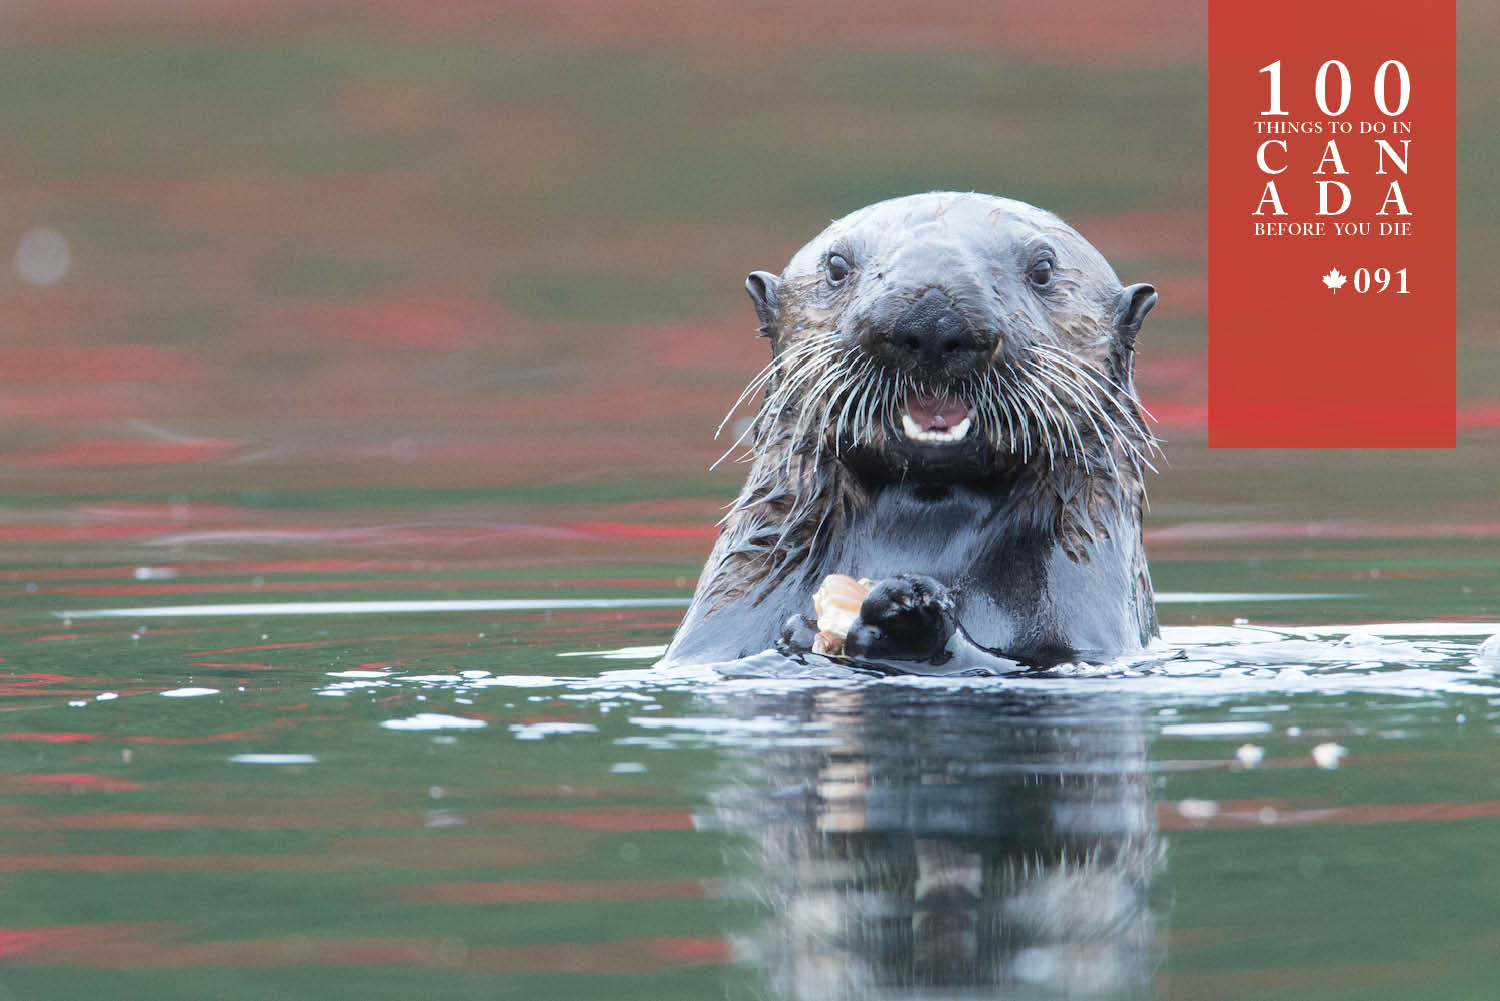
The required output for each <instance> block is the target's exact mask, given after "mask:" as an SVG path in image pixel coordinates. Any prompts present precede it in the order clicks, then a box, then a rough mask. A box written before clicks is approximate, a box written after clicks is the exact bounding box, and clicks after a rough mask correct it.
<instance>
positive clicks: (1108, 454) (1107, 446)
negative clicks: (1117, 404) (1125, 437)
mask: <svg viewBox="0 0 1500 1001" xmlns="http://www.w3.org/2000/svg"><path fill="white" fill-rule="evenodd" d="M1036 371H1037V376H1038V377H1039V378H1040V379H1042V380H1043V381H1044V382H1047V383H1049V384H1050V385H1052V386H1053V387H1054V388H1056V389H1057V390H1058V391H1059V392H1061V393H1063V394H1065V395H1066V396H1068V397H1069V398H1070V399H1071V400H1072V401H1073V402H1074V403H1075V404H1077V407H1078V409H1079V410H1080V411H1082V412H1083V416H1084V418H1085V419H1087V420H1088V422H1089V424H1090V426H1092V427H1093V429H1094V436H1095V438H1096V439H1097V440H1098V441H1099V444H1100V446H1101V448H1102V449H1103V452H1104V458H1105V459H1106V460H1107V461H1108V462H1109V466H1110V470H1111V471H1113V472H1115V473H1118V472H1119V466H1118V465H1117V464H1116V462H1115V457H1114V450H1113V448H1111V440H1110V438H1109V437H1108V436H1106V435H1105V433H1104V431H1103V429H1102V428H1100V426H1099V422H1098V421H1097V420H1095V419H1094V411H1095V410H1098V409H1099V404H1098V401H1097V400H1095V399H1094V398H1093V394H1091V393H1080V392H1079V391H1078V387H1077V386H1076V384H1075V383H1074V381H1073V380H1072V379H1070V378H1067V377H1065V376H1064V375H1063V374H1062V373H1060V372H1058V371H1056V370H1055V369H1052V368H1050V367H1049V366H1046V365H1042V366H1039V367H1038V368H1037V370H1036ZM1101 414H1102V411H1101ZM1104 416H1105V423H1106V424H1109V423H1110V421H1109V419H1108V416H1107V415H1104ZM1084 472H1088V454H1087V453H1086V452H1085V453H1084Z"/></svg>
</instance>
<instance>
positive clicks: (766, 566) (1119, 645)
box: [666, 192, 1157, 673]
mask: <svg viewBox="0 0 1500 1001" xmlns="http://www.w3.org/2000/svg"><path fill="white" fill-rule="evenodd" d="M745 287H746V289H747V291H748V292H749V294H750V299H751V301H752V302H753V303H754V305H755V311H756V313H757V315H758V317H759V319H760V332H761V334H762V335H763V336H765V337H767V338H769V339H770V342H771V355H772V358H771V362H770V364H769V365H767V366H766V368H765V369H764V370H762V372H761V373H760V375H759V376H758V377H757V378H756V379H754V380H752V382H751V383H750V386H749V387H748V388H747V389H746V391H745V394H744V395H742V397H741V400H742V401H743V400H744V399H746V398H749V397H750V396H753V395H754V394H755V393H756V392H757V391H759V390H760V389H761V387H762V386H763V387H764V396H763V400H762V402H761V405H760V409H759V412H758V413H757V414H756V415H755V418H754V421H753V422H752V424H751V425H750V427H749V429H748V430H747V431H746V435H745V437H747V438H748V439H749V454H748V457H747V458H748V461H749V462H750V473H749V477H748V479H747V481H746V483H745V486H744V489H743V490H742V491H741V492H740V495H739V498H738V499H737V500H736V501H735V502H734V505H733V507H732V508H731V509H730V511H729V514H728V515H727V516H726V517H725V518H724V521H723V523H722V525H721V531H720V534H719V538H718V542H717V544H716V545H715V547H714V550H713V554H712V555H711V556H710V557H709V559H708V563H707V565H706V566H705V567H704V570H703V574H702V576H701V578H700V579H699V582H698V588H697V592H696V593H695V595H694V597H693V601H692V605H691V607H690V608H689V609H688V611H687V614H686V616H685V617H684V618H683V621H682V624H681V626H680V627H679V628H678V630H677V634H676V636H675V637H674V638H673V641H672V643H671V646H670V647H669V648H668V651H667V655H666V662H668V663H683V662H697V663H706V662H722V661H730V660H735V659H738V658H742V657H746V656H748V655H751V654H756V653H759V652H761V651H764V650H766V649H767V648H770V647H776V648H777V649H779V650H780V651H781V652H782V653H784V654H788V655H791V656H795V657H799V658H803V657H806V656H808V655H809V650H810V648H811V645H812V635H813V628H814V627H813V626H812V623H811V620H809V619H808V618H807V616H808V613H809V612H811V610H812V608H811V596H812V594H813V592H814V591H815V590H816V589H817V588H818V586H819V584H820V582H822V581H823V579H824V577H825V576H827V575H829V574H849V575H852V576H854V577H865V578H873V579H874V580H876V581H877V582H878V584H877V586H875V588H874V590H873V591H871V592H870V594H869V596H868V597H867V598H866V599H865V600H864V603H863V605H862V607H861V608H860V612H859V617H858V619H857V620H856V621H855V623H854V626H853V628H851V629H850V630H849V634H848V640H847V642H846V643H845V649H844V650H843V656H844V659H845V660H846V661H847V662H852V663H854V664H855V665H857V666H860V667H868V668H871V669H875V670H885V671H910V672H918V673H950V672H973V671H979V672H987V671H989V670H995V669H1003V668H1006V667H1010V668H1015V667H1017V666H1020V667H1027V668H1045V667H1049V666H1054V665H1056V664H1059V663H1063V662H1068V661H1080V660H1086V661H1102V660H1107V659H1109V658H1112V657H1114V656H1116V655H1118V654H1120V653H1123V652H1126V651H1130V650H1134V649H1138V648H1140V647H1141V646H1142V645H1143V644H1145V643H1146V642H1147V641H1149V640H1150V638H1151V637H1152V636H1154V635H1155V634H1156V631H1157V627H1156V611H1155V604H1154V602H1153V598H1152V590H1151V578H1150V575H1149V573H1148V571H1147V567H1146V557H1145V552H1144V550H1143V548H1142V545H1141V516H1142V508H1143V506H1144V503H1145V486H1144V477H1145V473H1146V471H1147V470H1148V469H1152V470H1154V467H1153V466H1152V464H1151V458H1152V456H1153V455H1154V454H1156V453H1157V445H1156V440H1155V438H1154V436H1153V435H1152V433H1151V430H1150V429H1149V427H1148V426H1147V424H1146V420H1145V415H1144V413H1143V410H1142V407H1141V405H1140V402H1139V400H1138V399H1137V398H1136V395H1135V389H1134V381H1133V376H1132V371H1133V358H1134V351H1135V342H1136V335H1137V333H1138V332H1139V331H1140V327H1141V322H1142V320H1144V319H1145V316H1146V314H1147V312H1148V311H1149V310H1150V309H1151V307H1152V306H1153V305H1154V304H1155V303H1156V291H1155V289H1153V288H1152V286H1150V285H1147V284H1137V285H1129V286H1122V285H1121V283H1120V280H1119V279H1118V278H1117V277H1116V276H1115V273H1114V271H1113V269H1111V267H1110V266H1109V264H1108V262H1106V261H1105V259H1104V257H1103V256H1102V255H1101V254H1100V253H1099V252H1098V251H1097V250H1095V249H1094V247H1093V246H1092V245H1090V244H1089V242H1088V241H1087V240H1085V239H1084V238H1083V237H1082V236H1080V235H1079V234H1078V233H1077V232H1076V231H1075V230H1074V229H1073V228H1072V227H1070V226H1068V225H1067V224H1066V223H1065V222H1063V221H1062V220H1061V219H1059V218H1058V217H1057V216H1055V215H1053V214H1052V213H1050V212H1046V211H1044V210H1042V209H1039V208H1036V207H1035V206H1032V205H1028V204H1026V203H1024V202H1019V201H1014V200H1011V199H1006V198H998V197H994V196H990V195H981V194H961V193H956V192H931V193H927V194H919V195H910V196H907V197H904V198H894V199H891V200H889V201H883V202H879V203H876V204H874V205H870V206H868V207H866V208H863V209H860V210H859V211H857V212H854V213H852V214H850V215H847V216H845V217H844V218H842V219H840V220H838V221H836V222H834V223H833V224H832V225H831V226H829V227H828V228H827V229H825V230H824V231H823V232H822V233H820V234H819V235H818V236H817V237H815V238H814V239H813V240H812V242H810V243H808V244H807V245H806V246H805V247H803V248H802V249H801V250H800V251H798V252H797V254H796V255H795V256H794V257H793V258H792V260H791V262H790V263H789V264H788V265H787V267H786V270H785V271H784V272H782V274H781V275H780V276H779V277H778V276H776V275H772V274H769V273H767V272H764V271H755V272H752V273H751V274H750V276H749V278H748V279H747V280H746V282H745ZM742 440H743V439H742Z"/></svg>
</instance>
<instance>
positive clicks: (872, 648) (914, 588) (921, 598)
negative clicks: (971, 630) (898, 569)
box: [844, 574, 958, 660]
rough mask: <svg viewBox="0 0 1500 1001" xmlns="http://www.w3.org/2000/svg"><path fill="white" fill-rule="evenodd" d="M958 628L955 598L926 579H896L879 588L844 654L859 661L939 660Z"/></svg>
mask: <svg viewBox="0 0 1500 1001" xmlns="http://www.w3.org/2000/svg"><path fill="white" fill-rule="evenodd" d="M957 628H958V620H957V618H956V616H955V612H954V603H953V595H952V594H951V593H950V592H949V590H948V589H947V588H946V587H944V586H943V585H942V584H940V583H938V582H937V581H935V580H933V579H932V578H931V577H924V576H922V575H921V574H897V575H896V576H894V577H887V578H886V579H885V580H883V581H881V582H880V583H879V584H877V585H876V586H875V588H874V589H873V590H872V591H871V592H870V593H869V595H868V596H867V597H866V598H865V600H864V604H862V605H861V606H860V609H859V617H858V618H856V619H855V620H854V624H853V625H852V626H850V627H849V635H848V637H847V638H846V639H845V640H844V653H845V654H846V655H847V656H850V657H855V658H872V659H892V660H938V659H940V658H941V657H942V656H943V654H944V649H945V647H946V646H947V644H948V640H949V638H950V637H952V635H953V632H954V630H955V629H957Z"/></svg>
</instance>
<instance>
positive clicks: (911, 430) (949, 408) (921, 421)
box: [901, 391, 972, 445]
mask: <svg viewBox="0 0 1500 1001" xmlns="http://www.w3.org/2000/svg"><path fill="white" fill-rule="evenodd" d="M971 423H972V421H970V419H969V405H968V404H967V403H965V402H964V401H963V400H960V399H959V398H958V397H956V396H949V395H947V394H945V393H918V392H915V391H913V392H911V393H909V394H907V397H906V413H904V414H902V415H901V430H902V431H904V432H905V433H906V437H907V438H909V439H910V440H912V441H920V442H922V443H923V444H926V445H956V444H957V443H958V442H961V441H963V440H964V435H966V434H968V433H969V425H970V424H971Z"/></svg>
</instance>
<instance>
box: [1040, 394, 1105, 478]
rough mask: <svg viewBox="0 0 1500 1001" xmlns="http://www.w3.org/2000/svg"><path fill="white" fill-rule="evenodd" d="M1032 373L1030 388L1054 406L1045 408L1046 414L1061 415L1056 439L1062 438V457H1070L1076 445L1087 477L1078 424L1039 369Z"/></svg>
mask: <svg viewBox="0 0 1500 1001" xmlns="http://www.w3.org/2000/svg"><path fill="white" fill-rule="evenodd" d="M1034 372H1035V375H1036V378H1034V379H1033V380H1032V382H1031V388H1032V389H1034V390H1035V391H1036V392H1037V393H1039V394H1043V395H1045V396H1046V397H1047V399H1049V400H1051V401H1052V402H1053V404H1054V406H1052V407H1050V408H1046V409H1047V414H1048V415H1049V416H1051V415H1054V414H1061V415H1062V416H1061V417H1060V418H1058V419H1057V433H1058V437H1060V438H1062V440H1063V455H1064V456H1068V455H1070V454H1071V449H1072V447H1073V445H1076V446H1077V449H1078V452H1077V456H1078V459H1079V461H1080V462H1082V463H1083V471H1084V473H1085V475H1087V474H1088V473H1089V471H1090V470H1089V457H1088V450H1087V449H1086V448H1085V447H1084V444H1083V436H1082V435H1081V434H1079V433H1078V424H1077V422H1076V421H1075V420H1074V419H1073V416H1072V413H1071V412H1070V411H1069V410H1068V408H1067V407H1065V406H1063V403H1062V401H1061V400H1059V399H1058V398H1057V394H1055V393H1053V392H1052V389H1051V387H1050V386H1049V385H1048V382H1047V380H1046V379H1045V378H1043V377H1042V371H1041V369H1040V368H1038V369H1035V370H1034ZM1064 421H1066V425H1065V424H1064ZM1070 432H1071V435H1072V444H1071V445H1070V444H1069V433H1070Z"/></svg>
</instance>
